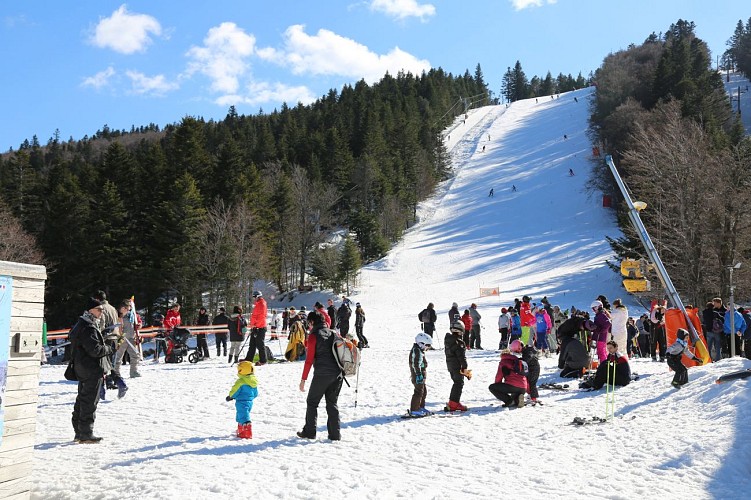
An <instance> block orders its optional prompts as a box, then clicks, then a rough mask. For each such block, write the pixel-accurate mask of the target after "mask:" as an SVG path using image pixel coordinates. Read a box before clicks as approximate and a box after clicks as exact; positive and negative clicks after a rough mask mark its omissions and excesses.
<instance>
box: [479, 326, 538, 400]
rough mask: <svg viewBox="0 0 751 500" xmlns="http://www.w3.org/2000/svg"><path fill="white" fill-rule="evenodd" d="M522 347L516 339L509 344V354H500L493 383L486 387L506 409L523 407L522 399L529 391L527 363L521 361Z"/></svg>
mask: <svg viewBox="0 0 751 500" xmlns="http://www.w3.org/2000/svg"><path fill="white" fill-rule="evenodd" d="M523 347H524V346H523V345H522V343H521V341H519V340H518V339H517V340H514V341H512V342H511V344H510V345H509V351H510V352H508V351H504V352H503V354H501V362H500V363H498V372H497V373H496V375H495V383H494V384H490V385H489V386H488V390H490V392H491V393H492V394H493V396H495V397H496V398H498V399H500V400H501V401H503V406H506V407H522V406H524V397H525V394H527V390H528V389H529V385H528V383H527V371H528V368H527V363H525V362H524V361H523V360H522V359H521V356H522V348H523Z"/></svg>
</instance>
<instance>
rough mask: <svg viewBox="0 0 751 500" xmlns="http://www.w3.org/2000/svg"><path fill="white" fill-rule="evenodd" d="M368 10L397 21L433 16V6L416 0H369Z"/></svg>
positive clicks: (423, 19)
mask: <svg viewBox="0 0 751 500" xmlns="http://www.w3.org/2000/svg"><path fill="white" fill-rule="evenodd" d="M517 1H518V0H517ZM370 10H374V11H377V12H383V13H385V14H387V15H389V16H392V17H395V18H397V19H406V18H408V17H419V18H420V20H421V21H423V22H425V20H426V19H425V18H426V17H430V16H434V15H435V6H434V5H433V4H429V3H425V4H419V3H417V0H371V2H370Z"/></svg>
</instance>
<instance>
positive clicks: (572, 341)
mask: <svg viewBox="0 0 751 500" xmlns="http://www.w3.org/2000/svg"><path fill="white" fill-rule="evenodd" d="M577 333H578V332H577ZM560 347H561V353H560V354H559V356H558V368H560V369H561V377H563V378H579V377H581V376H582V374H583V373H584V368H586V367H588V366H589V353H588V352H587V349H586V348H585V347H584V344H582V343H581V342H580V341H579V339H578V338H576V336H572V335H563V336H561V337H560Z"/></svg>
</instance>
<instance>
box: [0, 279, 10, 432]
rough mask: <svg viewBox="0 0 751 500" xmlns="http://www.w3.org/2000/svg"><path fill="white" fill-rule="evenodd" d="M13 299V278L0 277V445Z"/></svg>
mask: <svg viewBox="0 0 751 500" xmlns="http://www.w3.org/2000/svg"><path fill="white" fill-rule="evenodd" d="M12 299H13V278H11V277H10V276H0V444H2V442H3V428H4V427H5V424H4V423H5V386H6V385H7V381H8V360H9V358H10V306H11V303H12Z"/></svg>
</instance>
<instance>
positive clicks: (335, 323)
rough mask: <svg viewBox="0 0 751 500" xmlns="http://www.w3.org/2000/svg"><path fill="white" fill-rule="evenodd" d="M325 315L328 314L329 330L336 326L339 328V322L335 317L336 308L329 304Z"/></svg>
mask: <svg viewBox="0 0 751 500" xmlns="http://www.w3.org/2000/svg"><path fill="white" fill-rule="evenodd" d="M326 314H328V315H329V318H331V328H336V327H337V326H339V320H338V318H337V317H336V307H334V304H331V305H330V306H329V307H327V308H326Z"/></svg>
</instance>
